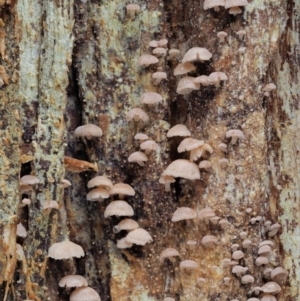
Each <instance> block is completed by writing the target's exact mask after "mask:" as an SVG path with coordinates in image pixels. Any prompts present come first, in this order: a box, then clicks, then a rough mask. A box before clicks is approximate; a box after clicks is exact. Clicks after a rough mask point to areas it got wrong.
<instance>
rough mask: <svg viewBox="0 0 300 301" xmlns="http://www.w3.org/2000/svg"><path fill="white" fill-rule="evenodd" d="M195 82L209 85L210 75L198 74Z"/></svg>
mask: <svg viewBox="0 0 300 301" xmlns="http://www.w3.org/2000/svg"><path fill="white" fill-rule="evenodd" d="M194 83H195V84H201V85H202V86H208V85H209V81H208V76H207V75H200V76H197V77H195V79H194Z"/></svg>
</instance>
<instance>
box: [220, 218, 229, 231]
mask: <svg viewBox="0 0 300 301" xmlns="http://www.w3.org/2000/svg"><path fill="white" fill-rule="evenodd" d="M228 224H229V222H228V220H227V219H225V218H223V219H221V220H220V221H219V225H220V227H221V228H222V229H226V227H227V226H228Z"/></svg>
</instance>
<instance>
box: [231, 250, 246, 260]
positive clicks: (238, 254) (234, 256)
mask: <svg viewBox="0 0 300 301" xmlns="http://www.w3.org/2000/svg"><path fill="white" fill-rule="evenodd" d="M244 256H245V254H244V252H242V251H240V250H237V251H234V252H233V253H232V259H234V260H239V259H242V258H244Z"/></svg>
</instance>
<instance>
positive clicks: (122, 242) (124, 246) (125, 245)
mask: <svg viewBox="0 0 300 301" xmlns="http://www.w3.org/2000/svg"><path fill="white" fill-rule="evenodd" d="M125 239H126V237H123V238H121V239H119V240H117V248H118V249H128V248H131V247H132V244H131V243H128V242H126V240H125Z"/></svg>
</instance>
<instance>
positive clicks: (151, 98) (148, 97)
mask: <svg viewBox="0 0 300 301" xmlns="http://www.w3.org/2000/svg"><path fill="white" fill-rule="evenodd" d="M162 99H163V98H162V96H161V95H160V94H158V93H156V92H146V93H144V94H143V95H142V97H141V102H142V103H144V104H148V105H154V104H157V103H159V102H161V101H162Z"/></svg>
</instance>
